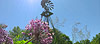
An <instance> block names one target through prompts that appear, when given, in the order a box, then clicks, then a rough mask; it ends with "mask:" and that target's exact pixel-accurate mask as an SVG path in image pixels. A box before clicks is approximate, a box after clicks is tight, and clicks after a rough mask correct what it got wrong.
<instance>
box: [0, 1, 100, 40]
mask: <svg viewBox="0 0 100 44" xmlns="http://www.w3.org/2000/svg"><path fill="white" fill-rule="evenodd" d="M52 1H53V3H54V5H55V6H54V8H55V9H54V10H53V13H54V15H53V16H52V18H54V17H56V16H57V17H58V18H59V20H60V21H62V20H63V19H66V23H65V24H64V27H60V28H59V30H60V31H61V32H63V33H64V34H66V35H68V36H69V37H70V38H71V37H72V35H71V32H72V26H73V24H74V23H75V22H81V23H82V24H83V25H87V28H88V30H89V31H90V34H91V36H90V39H92V37H93V36H95V35H96V34H98V33H100V0H52ZM40 4H41V0H0V23H3V24H7V25H8V27H7V29H6V30H11V29H13V27H14V26H19V27H20V28H21V29H24V28H25V26H26V24H28V23H29V21H30V20H31V19H35V18H36V17H38V18H40V14H41V13H42V11H43V8H42V7H41V5H40Z"/></svg>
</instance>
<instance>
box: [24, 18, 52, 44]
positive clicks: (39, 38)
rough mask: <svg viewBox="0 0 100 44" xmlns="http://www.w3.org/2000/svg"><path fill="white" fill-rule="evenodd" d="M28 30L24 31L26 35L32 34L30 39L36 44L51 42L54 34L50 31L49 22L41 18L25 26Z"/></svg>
mask: <svg viewBox="0 0 100 44" xmlns="http://www.w3.org/2000/svg"><path fill="white" fill-rule="evenodd" d="M25 28H26V32H27V33H25V32H22V33H23V34H25V35H28V36H31V39H30V40H29V41H28V42H30V41H34V43H36V44H51V43H52V39H53V38H52V34H51V33H50V32H49V29H50V28H49V25H48V23H47V22H43V21H42V20H41V19H40V20H39V19H36V20H33V19H32V20H31V21H30V23H29V24H28V25H27V26H26V27H25ZM28 42H26V43H25V44H27V43H28Z"/></svg>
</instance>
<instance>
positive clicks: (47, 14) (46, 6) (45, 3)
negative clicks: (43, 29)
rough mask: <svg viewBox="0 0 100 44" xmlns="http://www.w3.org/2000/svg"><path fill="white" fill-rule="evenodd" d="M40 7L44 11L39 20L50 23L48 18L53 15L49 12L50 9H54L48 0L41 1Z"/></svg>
mask: <svg viewBox="0 0 100 44" xmlns="http://www.w3.org/2000/svg"><path fill="white" fill-rule="evenodd" d="M41 6H42V8H44V11H43V12H42V14H41V19H43V20H44V21H46V22H48V24H49V22H50V19H51V18H50V16H51V15H53V13H52V12H51V11H52V9H54V5H53V3H52V2H51V1H50V0H42V1H41Z"/></svg>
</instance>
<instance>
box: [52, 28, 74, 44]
mask: <svg viewBox="0 0 100 44" xmlns="http://www.w3.org/2000/svg"><path fill="white" fill-rule="evenodd" d="M53 31H54V36H53V42H52V44H72V41H70V38H69V37H68V36H66V35H65V34H63V33H61V32H60V31H59V30H58V29H56V28H53Z"/></svg>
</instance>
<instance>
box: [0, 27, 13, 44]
mask: <svg viewBox="0 0 100 44" xmlns="http://www.w3.org/2000/svg"><path fill="white" fill-rule="evenodd" d="M3 27H6V25H3V26H2V25H1V26H0V44H13V40H12V38H10V37H8V33H7V31H5V30H4V29H3Z"/></svg>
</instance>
